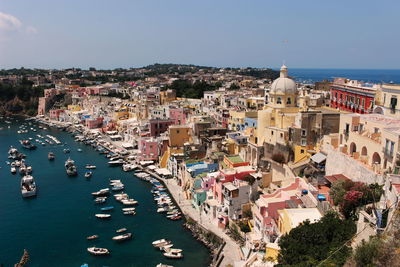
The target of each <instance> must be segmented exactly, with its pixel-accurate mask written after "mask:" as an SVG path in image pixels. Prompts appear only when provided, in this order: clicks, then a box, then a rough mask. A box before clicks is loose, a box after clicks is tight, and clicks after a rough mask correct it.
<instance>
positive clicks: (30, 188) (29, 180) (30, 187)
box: [21, 175, 36, 197]
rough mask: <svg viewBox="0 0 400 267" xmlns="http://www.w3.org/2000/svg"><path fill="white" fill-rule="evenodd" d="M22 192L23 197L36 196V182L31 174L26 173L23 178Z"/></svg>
mask: <svg viewBox="0 0 400 267" xmlns="http://www.w3.org/2000/svg"><path fill="white" fill-rule="evenodd" d="M21 193H22V196H23V197H33V196H36V183H35V180H34V179H33V177H32V176H31V175H25V176H24V177H22V179H21Z"/></svg>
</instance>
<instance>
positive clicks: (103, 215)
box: [94, 214, 111, 219]
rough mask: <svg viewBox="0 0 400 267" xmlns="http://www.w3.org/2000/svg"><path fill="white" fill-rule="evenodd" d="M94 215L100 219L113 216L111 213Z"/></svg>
mask: <svg viewBox="0 0 400 267" xmlns="http://www.w3.org/2000/svg"><path fill="white" fill-rule="evenodd" d="M94 216H96V218H99V219H109V218H111V214H95V215H94Z"/></svg>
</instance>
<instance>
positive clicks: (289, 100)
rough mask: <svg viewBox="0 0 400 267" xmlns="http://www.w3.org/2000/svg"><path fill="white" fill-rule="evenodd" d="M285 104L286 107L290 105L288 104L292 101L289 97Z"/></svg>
mask: <svg viewBox="0 0 400 267" xmlns="http://www.w3.org/2000/svg"><path fill="white" fill-rule="evenodd" d="M286 104H287V105H290V104H292V99H291V98H290V97H288V98H287V100H286Z"/></svg>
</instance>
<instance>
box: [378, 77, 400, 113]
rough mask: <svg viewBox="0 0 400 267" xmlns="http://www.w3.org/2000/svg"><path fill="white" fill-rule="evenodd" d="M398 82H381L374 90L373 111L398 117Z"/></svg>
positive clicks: (399, 109)
mask: <svg viewBox="0 0 400 267" xmlns="http://www.w3.org/2000/svg"><path fill="white" fill-rule="evenodd" d="M398 102H400V84H383V85H382V86H381V87H380V88H378V90H377V91H376V96H375V105H376V106H375V108H374V113H379V114H384V115H388V116H396V117H398V116H399V114H400V103H398Z"/></svg>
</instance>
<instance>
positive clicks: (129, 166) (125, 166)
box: [122, 164, 137, 172]
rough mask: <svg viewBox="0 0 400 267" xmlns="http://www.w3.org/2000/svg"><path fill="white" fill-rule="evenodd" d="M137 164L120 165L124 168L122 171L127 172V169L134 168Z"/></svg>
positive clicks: (131, 169)
mask: <svg viewBox="0 0 400 267" xmlns="http://www.w3.org/2000/svg"><path fill="white" fill-rule="evenodd" d="M136 168H137V166H136V165H134V164H124V165H123V166H122V170H124V172H129V171H133V170H134V169H136Z"/></svg>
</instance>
